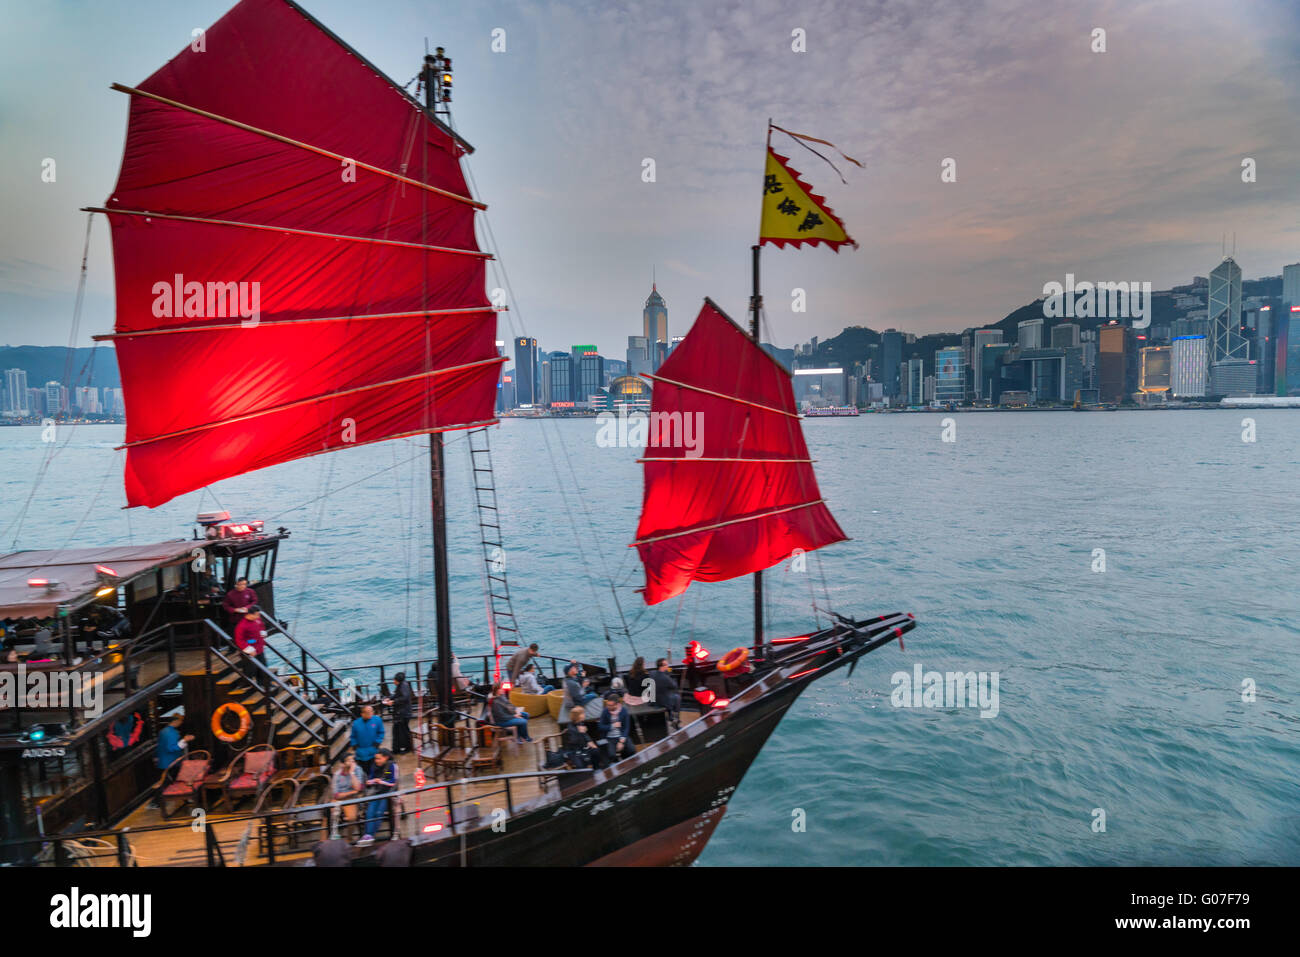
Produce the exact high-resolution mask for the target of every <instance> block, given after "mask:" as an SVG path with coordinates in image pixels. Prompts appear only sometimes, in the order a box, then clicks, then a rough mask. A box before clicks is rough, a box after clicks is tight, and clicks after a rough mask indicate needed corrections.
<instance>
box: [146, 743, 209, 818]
mask: <svg viewBox="0 0 1300 957" xmlns="http://www.w3.org/2000/svg"><path fill="white" fill-rule="evenodd" d="M211 770H212V755H211V754H210V753H209V752H207V751H191V752H190V753H189V754H185V755H181V756H180V757H179V758H177V759H176V760H175V761H173V762H172V763H171V764H169V765H168V766H167V769H166V770H165V771H163V773H162V778H160V779H159V781H158V810H159V812H160V813H161V814H162V816H163V819H164V820H165V819H166V818H169V817H171V815H172V814H175V813H176V812H177V811H179V810H180V809H181V808H182V807H183V806H184V805H186V804H194V805H195V806H198V805H199V804H200V803H201V798H202V794H201V792H202V790H203V779H204V778H206V777H207V776H208V772H209V771H211ZM170 802H175V806H174V807H173V808H172V809H171V811H168V809H167V805H168V804H169V803H170Z"/></svg>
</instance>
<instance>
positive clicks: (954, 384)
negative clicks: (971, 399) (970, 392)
mask: <svg viewBox="0 0 1300 957" xmlns="http://www.w3.org/2000/svg"><path fill="white" fill-rule="evenodd" d="M965 392H966V356H965V354H964V351H963V350H962V349H961V348H960V347H958V346H948V347H947V348H946V349H939V350H937V351H936V352H935V354H934V398H935V401H936V402H951V403H953V404H954V405H956V404H957V403H959V402H961V400H962V399H963V398H964V396H965Z"/></svg>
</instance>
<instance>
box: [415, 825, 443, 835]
mask: <svg viewBox="0 0 1300 957" xmlns="http://www.w3.org/2000/svg"><path fill="white" fill-rule="evenodd" d="M420 830H421V831H423V832H424V833H425V834H432V833H434V832H435V831H441V830H442V825H441V824H426V825H424V827H422V828H421V829H420Z"/></svg>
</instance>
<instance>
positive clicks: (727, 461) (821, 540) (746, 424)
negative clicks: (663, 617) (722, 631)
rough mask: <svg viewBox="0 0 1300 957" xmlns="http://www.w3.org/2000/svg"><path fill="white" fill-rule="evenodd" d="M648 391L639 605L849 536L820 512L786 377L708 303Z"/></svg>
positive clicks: (823, 506)
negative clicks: (642, 600)
mask: <svg viewBox="0 0 1300 957" xmlns="http://www.w3.org/2000/svg"><path fill="white" fill-rule="evenodd" d="M648 378H650V379H652V380H653V381H654V393H653V397H652V400H651V411H650V421H649V428H648V435H647V443H646V454H645V458H644V459H643V460H642V461H643V463H644V465H645V496H644V499H643V501H642V505H641V522H640V524H639V525H638V526H637V534H636V541H635V542H633V543H632V544H633V545H634V546H636V548H637V550H638V551H639V553H640V556H641V563H642V564H643V565H644V566H645V573H646V585H645V590H644V593H643V594H644V598H645V602H646V604H648V605H654V604H657V603H659V602H661V601H664V600H665V599H668V598H672V597H674V596H675V595H680V594H681V593H682V592H684V591H685V590H686V589H687V588H688V587H690V584H691V582H695V581H725V580H726V579H729V578H736V577H739V576H741V575H747V574H749V573H751V572H756V571H760V570H762V569H764V568H770V567H771V566H773V565H776V564H778V563H779V562H782V561H784V560H785V559H787V558H789V557H790V555H791V554H792V553H793V552H794V550H795V549H803V550H804V551H811V550H812V549H814V548H821V547H822V546H823V545H830V544H832V543H834V542H839V541H844V540H845V538H846V537H847V536H846V535H845V534H844V532H843V530H842V529H841V528H840V526H839V525H838V523H836V521H835V518H834V517H833V516H832V515H831V513H830V509H828V508H827V507H826V503H825V502H824V501H822V497H821V491H820V490H819V489H818V487H817V477H816V475H814V473H813V468H812V460H811V459H810V458H809V457H808V447H807V445H806V444H805V443H804V437H803V429H802V428H801V426H800V424H799V414H798V412H797V411H796V406H795V402H794V388H793V386H792V384H791V376H790V373H789V372H787V371H786V369H785V368H784V367H783V366H782V365H781V364H780V363H779V362H777V361H776V360H775V359H773V358H772V357H771V356H770V355H768V354H767V353H766V352H765V351H763V350H762V349H761V348H759V346H758V345H756V344H755V343H754V342H753V340H751V339H750V338H749V336H747V335H746V334H745V333H744V331H743V330H742V329H741V328H740V327H739V326H737V325H736V324H735V323H734V322H733V321H732V320H731V319H730V318H728V317H727V316H726V315H725V314H724V313H723V312H722V310H720V309H719V308H718V307H717V306H716V305H714V303H713V302H712V301H711V300H708V299H706V300H704V307H703V308H702V309H701V310H700V314H699V316H698V317H697V318H696V320H695V324H694V325H693V326H692V327H691V331H690V332H689V333H688V334H687V336H686V338H685V339H684V340H683V341H682V342H681V343H680V344H679V345H678V346H677V347H676V348H675V349H674V350H673V352H672V355H670V356H669V357H668V359H667V360H666V361H665V362H664V364H663V365H662V366H661V367H660V369H659V371H658V372H657V373H656V374H655V375H652V376H648Z"/></svg>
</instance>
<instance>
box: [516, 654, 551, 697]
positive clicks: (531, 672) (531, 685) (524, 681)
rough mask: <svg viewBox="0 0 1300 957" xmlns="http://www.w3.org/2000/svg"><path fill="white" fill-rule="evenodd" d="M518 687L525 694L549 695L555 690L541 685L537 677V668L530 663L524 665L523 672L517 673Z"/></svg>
mask: <svg viewBox="0 0 1300 957" xmlns="http://www.w3.org/2000/svg"><path fill="white" fill-rule="evenodd" d="M518 687H519V690H520V691H522V692H524V693H525V694H549V693H550V692H552V691H554V690H555V689H554V688H552V687H551V686H550V685H544V684H542V682H541V680H540V679H539V678H538V677H537V666H536V665H535V664H533V663H532V662H531V661H530V662H528V664H526V665H524V670H523V671H521V672H519V681H518Z"/></svg>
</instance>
